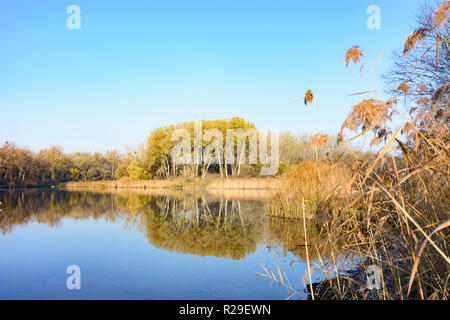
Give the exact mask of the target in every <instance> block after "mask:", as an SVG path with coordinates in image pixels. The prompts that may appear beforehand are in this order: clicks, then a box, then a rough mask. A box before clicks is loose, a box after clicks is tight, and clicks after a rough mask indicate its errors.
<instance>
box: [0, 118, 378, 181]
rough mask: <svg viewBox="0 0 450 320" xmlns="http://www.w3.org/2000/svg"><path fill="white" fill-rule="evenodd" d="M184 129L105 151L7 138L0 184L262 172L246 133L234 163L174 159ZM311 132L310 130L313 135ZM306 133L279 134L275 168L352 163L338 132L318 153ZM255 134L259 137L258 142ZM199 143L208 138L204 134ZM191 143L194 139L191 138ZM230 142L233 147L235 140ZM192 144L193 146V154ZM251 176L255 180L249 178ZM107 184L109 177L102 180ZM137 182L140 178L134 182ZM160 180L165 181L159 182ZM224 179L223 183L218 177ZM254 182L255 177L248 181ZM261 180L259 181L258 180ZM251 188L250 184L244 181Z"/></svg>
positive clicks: (244, 125)
mask: <svg viewBox="0 0 450 320" xmlns="http://www.w3.org/2000/svg"><path fill="white" fill-rule="evenodd" d="M201 127H202V129H201V130H202V131H201V134H202V135H205V132H206V131H207V130H209V129H216V130H218V131H220V133H221V134H222V135H223V137H225V135H226V131H227V130H237V132H239V130H242V131H241V132H245V130H256V128H255V126H254V124H253V123H251V122H248V121H246V120H244V119H242V118H238V117H235V118H231V119H229V120H217V121H205V120H203V121H201ZM178 129H185V130H186V131H187V132H189V134H190V135H191V139H192V140H193V139H194V136H195V134H194V131H195V122H186V123H181V124H178V125H171V126H166V127H161V128H157V129H155V130H153V131H152V132H151V133H150V135H149V138H148V139H147V141H146V142H145V143H143V144H140V145H139V146H138V147H136V148H134V149H131V150H128V151H126V152H124V153H123V152H119V151H117V150H109V151H107V152H105V153H100V152H96V153H93V154H92V153H86V152H77V153H73V154H67V153H64V152H63V149H62V148H61V147H59V146H52V147H50V148H47V149H43V150H40V151H39V152H34V151H31V150H29V149H27V148H20V147H18V146H16V145H15V144H14V143H12V142H5V143H3V145H2V146H0V187H10V188H13V187H35V186H48V185H56V184H58V183H63V182H69V181H75V182H76V181H82V182H88V181H115V180H120V181H134V182H138V181H144V182H143V184H144V185H145V184H147V183H146V182H145V181H150V180H158V181H161V180H170V181H171V183H172V184H177V183H179V184H186V183H187V184H191V183H192V181H197V183H198V184H199V185H202V184H204V182H203V180H205V179H207V178H208V177H210V176H211V177H216V176H220V177H221V178H224V179H229V178H236V177H246V178H256V177H260V173H261V167H262V164H261V162H260V161H259V160H258V161H257V163H255V164H249V161H248V158H249V153H250V146H249V140H250V138H249V137H246V138H245V141H246V144H245V147H244V152H245V159H246V161H245V164H240V163H239V161H238V159H239V158H238V155H237V152H235V155H234V160H235V161H234V164H220V163H208V162H205V161H203V162H201V163H199V164H194V163H192V164H182V165H176V164H175V162H174V160H173V159H172V154H171V152H172V149H173V148H174V146H175V145H177V144H178V143H179V142H180V141H179V140H176V139H175V140H172V134H173V132H174V131H175V130H178ZM312 137H313V138H314V136H312ZM309 138H310V136H308V135H306V134H302V135H294V134H291V133H289V132H285V133H282V134H281V135H280V141H279V143H280V149H279V161H280V162H279V170H278V171H277V174H276V175H277V176H279V175H281V174H282V173H283V172H284V171H285V170H286V169H287V168H289V167H291V166H293V165H295V164H297V163H300V162H304V161H310V160H313V159H316V156H317V157H318V159H319V160H320V161H331V162H340V163H345V162H347V163H350V162H349V161H351V159H350V157H349V156H348V155H347V153H346V150H345V149H344V148H342V147H340V146H339V145H338V144H337V140H336V137H328V136H327V139H328V140H327V145H326V147H324V148H320V149H319V150H318V153H315V152H314V151H313V150H312V149H311V145H310V143H309V141H310V140H311V139H309ZM259 140H260V139H258V143H259ZM201 141H202V145H201V148H202V149H205V147H206V146H207V145H208V144H209V143H210V141H208V140H207V139H202V140H201ZM224 144H225V141H224ZM192 145H194V143H192ZM234 148H235V149H236V148H237V143H235V146H234ZM352 152H353V153H356V154H359V155H360V156H361V157H362V158H367V157H370V152H367V151H360V150H356V149H355V150H352ZM193 153H194V148H192V154H193ZM252 181H253V182H254V180H252ZM105 184H108V183H105ZM136 184H138V183H136ZM162 184H164V183H162ZM222 184H226V183H225V182H222ZM252 184H254V183H252ZM261 184H263V182H261ZM247 188H252V186H251V185H250V186H247Z"/></svg>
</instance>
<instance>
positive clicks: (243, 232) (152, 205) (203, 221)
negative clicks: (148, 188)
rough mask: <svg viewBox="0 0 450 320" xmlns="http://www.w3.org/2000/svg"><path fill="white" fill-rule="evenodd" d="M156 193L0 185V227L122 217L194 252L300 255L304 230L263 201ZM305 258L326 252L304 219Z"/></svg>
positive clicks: (152, 239) (159, 243)
mask: <svg viewBox="0 0 450 320" xmlns="http://www.w3.org/2000/svg"><path fill="white" fill-rule="evenodd" d="M155 193H156V194H154V195H152V194H148V192H147V193H142V194H139V193H136V192H126V191H116V192H114V193H111V192H106V191H96V192H85V191H84V192H77V191H70V192H69V191H60V190H56V191H55V190H46V189H30V190H23V191H0V201H1V202H2V212H1V213H0V231H1V232H2V233H3V234H6V233H11V232H12V231H13V229H14V228H15V227H19V226H25V225H26V224H28V223H31V222H38V223H41V224H46V225H48V226H49V227H55V228H56V227H59V226H61V223H62V219H64V218H71V219H74V220H87V219H93V220H99V219H102V220H104V221H106V222H111V223H114V222H122V223H123V224H124V227H125V228H128V229H136V230H138V231H139V232H142V233H143V234H145V236H146V238H147V239H148V241H149V243H150V244H152V245H153V246H155V247H158V248H161V249H164V250H170V251H176V252H179V253H186V254H194V255H198V256H215V257H224V258H231V259H242V258H244V257H246V256H247V255H249V254H251V253H253V252H254V251H255V250H256V248H257V245H258V244H266V245H268V247H269V248H270V247H271V246H280V247H281V248H282V249H283V251H284V253H292V254H294V255H295V256H297V257H299V258H300V260H301V261H305V259H306V255H305V247H304V246H303V245H302V243H303V241H302V239H304V231H303V226H302V223H301V222H299V221H289V220H285V219H280V218H269V217H266V215H265V211H264V202H263V201H261V200H255V199H246V198H241V199H240V200H236V199H226V198H217V197H213V196H211V195H208V194H201V193H200V194H195V193H194V194H188V193H185V192H170V193H168V192H167V191H164V192H161V191H159V193H158V192H155ZM307 236H308V239H310V240H311V248H310V250H309V257H310V259H312V260H314V259H316V258H318V257H320V258H324V257H325V258H326V257H327V255H328V254H329V253H328V252H326V250H325V249H324V248H325V247H321V246H320V244H321V239H323V237H324V234H323V233H321V229H320V227H319V226H318V225H317V224H315V223H309V224H308V225H307Z"/></svg>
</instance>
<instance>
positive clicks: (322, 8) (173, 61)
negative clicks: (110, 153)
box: [0, 0, 422, 152]
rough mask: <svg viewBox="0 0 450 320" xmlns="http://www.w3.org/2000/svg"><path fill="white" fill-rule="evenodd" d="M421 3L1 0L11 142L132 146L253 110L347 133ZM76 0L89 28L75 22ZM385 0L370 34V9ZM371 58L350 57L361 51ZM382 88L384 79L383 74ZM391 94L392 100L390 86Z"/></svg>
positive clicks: (259, 115)
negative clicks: (311, 103)
mask: <svg viewBox="0 0 450 320" xmlns="http://www.w3.org/2000/svg"><path fill="white" fill-rule="evenodd" d="M421 2H422V1H420V0H395V1H392V0H369V1H365V0H340V1H336V0H327V1H317V0H316V1H310V0H308V1H306V0H179V1H175V0H164V1H163V0H157V1H156V0H147V1H136V0H128V1H104V0H95V1H94V0H89V1H88V0H71V1H64V0H29V1H25V0H14V1H9V0H0V48H1V50H0V143H2V142H5V141H14V142H15V143H16V144H17V145H19V146H22V147H24V146H26V147H28V148H30V149H32V150H35V151H36V150H39V149H41V148H45V147H48V146H51V145H60V146H62V147H63V148H64V150H65V151H66V152H76V151H83V152H95V151H100V152H104V151H106V150H108V149H119V150H123V149H124V146H126V145H128V146H130V145H131V146H136V145H137V144H139V143H141V142H144V141H145V140H146V138H147V137H148V135H149V133H150V132H151V131H152V130H153V129H156V128H157V127H161V126H165V125H169V124H176V123H180V122H184V121H196V120H215V119H227V118H231V117H233V116H239V117H243V118H245V119H246V120H248V121H251V122H253V123H254V124H255V125H256V127H257V128H259V129H267V130H274V129H275V130H280V131H291V132H293V133H304V132H313V113H312V110H311V107H305V106H304V104H303V102H302V100H301V99H300V100H297V99H299V98H302V97H303V96H304V94H305V92H306V91H307V90H308V89H311V90H312V91H313V92H314V95H315V102H316V108H317V127H318V131H320V132H323V133H329V134H335V133H336V132H337V131H338V130H339V129H340V125H341V124H342V122H343V121H344V119H345V118H346V116H347V113H348V112H349V110H350V108H351V106H352V105H354V104H355V103H357V102H358V101H359V100H360V99H361V98H362V97H348V96H347V95H348V94H352V93H355V92H360V91H365V90H372V89H373V88H374V82H373V78H372V77H371V72H370V71H371V70H372V68H373V66H374V65H375V63H376V61H377V59H378V57H379V56H380V54H381V52H382V51H383V49H384V51H383V56H382V58H381V60H380V62H379V64H378V66H377V69H376V74H377V76H380V75H381V74H382V73H383V72H384V71H385V70H387V69H388V68H389V66H390V63H391V52H392V50H397V49H401V48H402V47H403V43H404V40H405V39H406V36H407V35H408V34H409V32H410V31H411V28H412V27H413V26H414V16H415V13H416V11H417V9H418V7H419V4H420V3H421ZM70 5H77V6H78V7H79V8H80V12H81V15H80V22H81V24H80V26H81V28H80V29H69V28H67V24H66V21H67V19H68V18H69V17H70V16H71V14H68V13H67V12H66V10H67V7H68V6H70ZM370 5H376V6H378V7H379V8H380V13H381V20H380V21H381V28H380V29H369V28H368V27H367V24H366V22H367V19H368V18H369V17H370V14H368V13H367V8H368V7H369V6H370ZM353 45H359V46H360V47H361V50H362V51H363V53H364V58H363V62H365V63H366V65H365V66H364V70H365V72H364V73H363V76H362V77H361V76H360V73H359V68H360V66H359V65H358V66H355V65H353V64H352V65H350V66H349V67H348V68H346V66H345V61H344V56H345V53H346V51H347V49H349V48H350V47H351V46H353ZM377 87H378V88H379V89H380V90H382V89H383V88H384V87H385V84H383V82H382V81H381V80H380V79H378V80H377ZM381 96H382V98H384V97H387V96H385V95H384V93H383V92H381Z"/></svg>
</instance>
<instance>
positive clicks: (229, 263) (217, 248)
mask: <svg viewBox="0 0 450 320" xmlns="http://www.w3.org/2000/svg"><path fill="white" fill-rule="evenodd" d="M148 193H149V192H147V193H145V192H143V191H141V192H135V193H133V192H129V191H123V192H113V193H111V192H106V191H97V192H80V191H62V190H47V189H30V190H16V191H7V190H4V191H0V201H1V204H0V209H1V212H0V231H1V234H0V299H285V298H287V297H288V296H289V294H288V292H287V290H286V288H285V287H283V286H281V285H280V284H278V283H271V282H270V280H268V279H266V278H264V277H261V276H260V275H257V273H258V272H261V273H264V269H263V267H262V266H264V267H266V268H267V269H269V268H270V269H271V270H274V272H275V270H277V265H279V266H280V268H281V269H282V270H283V271H284V272H285V274H286V276H287V277H288V278H289V280H290V282H291V284H292V286H293V287H294V288H295V289H296V290H298V291H300V292H303V287H304V285H303V281H302V278H303V275H304V273H305V270H306V265H305V264H304V263H303V261H305V259H304V252H303V251H302V250H304V249H303V248H302V247H301V246H297V242H296V241H297V239H298V238H299V236H298V234H297V233H298V232H299V231H298V230H301V223H299V222H293V221H284V220H281V219H274V218H269V217H267V216H266V214H265V207H264V200H262V199H259V197H258V195H256V196H253V195H251V194H250V195H246V194H245V192H239V193H238V195H236V194H232V195H229V196H228V195H227V193H226V192H222V193H221V195H219V196H217V195H216V196H212V195H210V194H197V193H191V194H187V193H182V192H175V191H173V192H169V191H161V190H159V191H158V192H153V193H154V194H151V193H150V194H148ZM71 265H76V266H79V268H80V272H81V273H80V283H81V288H80V289H79V290H77V289H74V290H69V289H68V287H67V285H66V281H67V279H68V278H69V277H70V276H71V274H69V273H66V271H67V268H68V267H69V266H71ZM277 272H278V271H277ZM305 296H306V295H305ZM295 298H300V297H298V296H296V297H295Z"/></svg>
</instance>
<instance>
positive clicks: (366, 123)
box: [264, 1, 450, 299]
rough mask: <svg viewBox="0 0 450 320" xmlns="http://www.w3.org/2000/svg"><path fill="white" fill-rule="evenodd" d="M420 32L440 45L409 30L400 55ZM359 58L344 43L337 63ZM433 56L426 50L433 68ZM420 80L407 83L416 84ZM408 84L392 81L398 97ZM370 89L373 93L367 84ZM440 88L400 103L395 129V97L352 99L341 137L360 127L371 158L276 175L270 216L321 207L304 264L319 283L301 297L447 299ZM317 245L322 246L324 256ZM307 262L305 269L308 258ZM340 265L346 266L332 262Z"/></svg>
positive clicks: (447, 190) (448, 142)
mask: <svg viewBox="0 0 450 320" xmlns="http://www.w3.org/2000/svg"><path fill="white" fill-rule="evenodd" d="M449 9H450V1H444V2H443V3H442V5H441V6H439V7H438V9H437V11H436V13H435V14H434V20H435V23H436V26H438V24H439V26H440V25H442V24H443V23H444V21H448V20H447V19H446V15H447V14H448V10H449ZM439 26H438V27H439ZM426 39H430V40H431V43H432V44H431V45H430V47H429V48H424V51H425V53H426V52H428V51H430V50H431V49H433V48H434V49H436V51H437V53H439V46H443V45H448V44H449V43H450V42H449V39H447V38H445V34H444V33H442V34H441V33H436V32H434V31H432V30H427V29H420V30H414V31H413V32H412V33H411V34H410V35H409V36H408V38H407V40H406V43H405V49H404V54H405V55H407V54H408V52H409V51H411V50H413V49H415V47H416V42H418V41H419V40H422V41H424V40H426ZM424 43H425V42H424ZM361 57H363V54H362V52H361V51H360V49H359V47H358V46H355V47H352V48H351V49H350V50H349V51H348V52H347V55H346V57H345V58H346V63H347V66H348V64H349V63H350V62H352V61H353V62H355V63H359V62H360V60H361ZM380 58H381V55H380ZM444 59H448V57H444ZM377 63H378V62H377ZM438 63H439V54H436V66H438ZM375 69H376V65H375V67H374V69H373V70H374V71H375ZM372 73H373V72H372ZM405 81H406V79H405ZM423 87H425V85H423V86H422V87H420V88H417V90H421V91H424V88H423ZM412 90H415V88H410V87H409V86H408V85H407V84H406V83H401V84H399V85H398V91H399V92H400V93H401V94H402V95H405V97H406V96H408V95H409V94H410V93H411V92H412ZM373 91H374V92H376V93H377V96H379V94H378V92H377V89H376V85H375V90H373ZM449 91H450V84H444V85H443V86H442V87H440V88H438V89H437V90H436V92H435V93H434V94H433V95H432V97H430V99H428V98H422V99H420V100H419V101H417V102H416V105H415V106H414V105H412V106H409V108H408V109H409V110H410V114H409V115H402V118H403V120H404V123H403V124H402V125H400V126H399V127H396V128H391V127H390V122H391V120H392V117H393V115H394V114H395V113H399V110H398V109H397V107H396V105H397V103H398V99H396V98H392V99H389V100H388V101H386V102H383V101H380V100H379V98H378V99H366V100H363V101H361V102H360V103H358V104H357V105H355V106H354V107H353V108H352V109H351V112H350V113H349V115H348V117H347V119H346V120H345V122H344V124H343V125H342V129H341V135H342V134H343V131H344V130H350V131H353V132H355V133H358V131H360V133H358V134H357V135H356V137H359V136H367V135H369V134H371V135H372V140H371V145H372V146H380V147H381V149H380V151H379V153H378V155H377V158H376V159H375V160H374V161H372V162H370V163H369V162H367V161H362V160H361V159H358V158H355V163H354V164H355V165H354V166H353V168H352V172H351V173H350V174H345V177H344V175H341V173H340V172H337V171H335V170H337V169H336V168H335V167H333V166H331V167H329V168H328V169H326V170H328V171H327V172H326V173H325V172H324V173H321V174H320V177H322V178H323V179H320V177H319V176H318V175H317V174H316V170H315V169H316V168H315V167H314V166H313V165H312V164H303V165H300V166H298V167H297V168H294V169H293V170H292V171H290V172H288V173H287V174H286V175H285V176H284V177H283V178H282V179H283V180H282V181H283V185H284V187H283V192H280V193H277V194H275V195H274V197H273V198H272V199H271V201H270V202H269V204H268V210H269V213H270V214H272V215H276V216H284V217H299V216H300V214H301V213H302V211H301V210H302V209H301V207H300V200H299V199H305V201H306V203H307V206H306V207H307V208H306V209H305V210H304V211H303V212H306V216H309V223H311V221H313V220H312V219H311V215H313V216H317V215H319V214H323V213H327V215H326V217H325V218H324V219H322V223H321V225H320V226H321V228H320V230H321V231H320V233H321V234H322V235H323V238H322V239H323V240H322V241H321V246H322V247H323V246H325V247H326V248H327V250H324V249H322V250H323V251H320V250H319V251H317V252H318V254H319V256H318V257H315V259H313V261H311V263H312V264H313V267H314V269H315V270H318V273H320V274H321V279H322V280H321V281H320V282H318V283H311V280H310V283H309V285H307V286H306V287H307V291H308V292H310V297H311V298H322V299H448V298H449V287H450V259H449V253H450V251H449V243H450V242H449V239H450V232H449V227H450V219H449V218H450V211H449V210H450V183H449V173H450V161H449V160H450V159H449V157H450V151H449V146H450V130H449V119H450V115H449V111H448V104H449ZM367 92H371V91H367ZM367 92H363V93H361V94H366V93H367ZM406 101H407V99H406V98H405V103H406ZM354 138H355V137H354ZM320 166H324V165H323V164H319V170H323V169H322V168H321V167H320ZM341 177H342V179H341ZM349 177H351V178H349ZM346 183H347V184H348V186H349V188H347V189H346V188H345V187H344V186H345V184H346ZM330 212H331V213H332V214H330ZM305 220H306V219H305ZM303 236H304V238H302V237H301V236H299V239H298V242H299V243H303V242H305V240H308V233H304V234H303ZM311 240H313V241H314V238H312V239H311ZM342 250H344V251H346V252H352V253H354V254H355V255H356V256H357V257H358V259H357V261H358V263H357V264H356V265H355V263H354V261H355V259H354V257H352V258H351V259H347V260H345V261H343V260H342V259H340V258H338V255H337V253H338V252H340V251H342ZM321 252H327V256H323V255H321ZM334 253H335V254H334ZM307 262H308V266H309V263H310V261H309V259H308V261H307ZM343 265H346V266H347V267H348V266H351V267H350V268H341V267H342V266H343ZM369 266H376V267H378V268H379V270H381V274H380V277H381V279H380V280H381V281H380V288H379V289H376V290H375V289H373V288H370V287H369V286H368V284H369V283H368V282H367V273H366V272H367V270H368V267H369ZM265 270H266V269H265ZM264 275H265V276H266V277H268V278H270V279H271V280H273V281H277V282H279V283H281V284H283V285H285V284H286V283H287V281H286V279H284V278H283V277H282V275H281V273H280V276H279V277H276V276H274V273H269V272H267V273H266V274H264ZM288 289H289V290H290V291H289V292H292V290H294V288H290V287H288Z"/></svg>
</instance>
